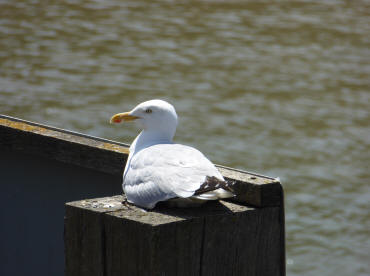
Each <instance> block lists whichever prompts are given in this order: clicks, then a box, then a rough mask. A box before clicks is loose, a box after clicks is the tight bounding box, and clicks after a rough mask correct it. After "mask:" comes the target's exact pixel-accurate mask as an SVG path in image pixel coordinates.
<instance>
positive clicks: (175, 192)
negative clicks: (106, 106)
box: [110, 100, 234, 209]
mask: <svg viewBox="0 0 370 276" xmlns="http://www.w3.org/2000/svg"><path fill="white" fill-rule="evenodd" d="M122 121H125V122H131V121H135V122H136V123H137V124H138V125H139V127H140V128H141V129H142V131H141V133H140V134H139V135H138V136H137V137H136V139H135V140H134V142H133V143H132V144H131V146H130V154H129V156H128V159H127V163H126V167H125V170H124V173H123V183H122V187H123V191H124V193H125V194H126V197H127V200H128V202H130V203H133V204H135V205H137V206H140V207H143V208H146V209H152V208H154V207H155V205H156V204H157V203H158V202H160V201H169V202H170V203H172V204H173V205H175V206H178V207H192V206H197V205H199V204H201V203H204V202H206V201H208V200H217V199H221V198H229V197H233V196H234V194H233V193H232V192H231V189H230V187H229V185H228V183H227V182H226V181H225V179H224V178H223V177H222V175H221V173H220V172H219V171H218V170H217V168H216V167H215V165H214V164H212V163H211V161H209V160H208V159H207V158H206V157H205V156H204V155H203V154H202V153H201V152H200V151H198V150H197V149H195V148H192V147H189V146H185V145H180V144H174V143H173V142H172V139H173V137H174V135H175V132H176V127H177V114H176V111H175V108H174V107H173V106H172V105H171V104H169V103H168V102H165V101H163V100H150V101H146V102H143V103H141V104H139V105H138V106H136V107H135V108H134V109H133V110H131V111H130V112H125V113H118V114H115V115H113V116H112V118H111V120H110V122H111V123H120V122H122Z"/></svg>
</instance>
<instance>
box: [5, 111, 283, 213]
mask: <svg viewBox="0 0 370 276" xmlns="http://www.w3.org/2000/svg"><path fill="white" fill-rule="evenodd" d="M0 148H5V149H8V150H16V151H21V152H22V153H26V154H31V155H38V156H42V157H46V158H49V159H54V160H57V161H62V162H65V163H69V164H73V165H78V166H81V167H86V168H90V169H94V170H97V171H102V172H105V173H110V174H113V175H122V173H123V169H124V166H125V163H126V160H127V156H128V153H129V147H128V145H125V144H122V143H119V142H114V141H109V140H106V139H102V138H97V137H91V136H87V135H84V134H80V133H76V132H71V131H66V130H63V129H57V128H54V127H50V126H45V125H41V124H37V123H33V122H27V121H24V120H20V119H16V118H11V117H8V116H4V115H0ZM218 168H219V170H220V171H221V173H222V175H223V176H224V177H225V178H226V179H227V180H228V181H232V182H234V183H235V189H236V191H237V193H238V196H237V197H236V198H235V201H236V202H239V203H246V204H249V205H253V206H257V207H263V206H281V204H282V186H281V185H280V182H279V181H278V180H276V179H274V178H271V177H268V176H262V175H258V174H254V173H249V172H245V171H240V170H236V169H232V168H227V167H224V166H218Z"/></svg>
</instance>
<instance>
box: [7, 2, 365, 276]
mask: <svg viewBox="0 0 370 276" xmlns="http://www.w3.org/2000/svg"><path fill="white" fill-rule="evenodd" d="M369 18H370V3H369V1H349V0H348V1H339V0H338V1H337V0H330V1H290V0H287V1H212V0H211V1H143V0H135V1H120V0H108V1H98V0H96V1H72V0H70V1H65V0H63V1H53V0H51V1H41V0H39V1H38V0H34V1H31V0H30V1H23V0H17V1H13V0H1V1H0V113H2V114H7V115H12V116H16V117H20V118H23V119H27V120H32V121H37V122H41V123H47V124H50V125H54V126H58V127H62V128H66V129H71V130H76V131H80V132H83V133H87V134H91V135H96V136H102V137H105V138H110V139H114V140H120V141H123V142H131V140H132V139H133V138H134V136H135V135H136V134H137V129H135V127H134V126H133V125H125V126H112V125H109V124H108V119H109V118H110V116H111V115H112V114H114V113H116V112H122V111H128V110H130V109H131V108H132V107H134V106H135V105H136V104H137V103H139V102H141V101H144V100H147V99H152V98H162V99H166V100H168V101H170V102H172V103H173V104H174V105H175V107H176V108H177V111H178V114H179V116H180V118H181V119H180V124H179V127H178V132H177V135H176V141H177V142H179V143H185V144H190V145H193V146H195V147H197V148H199V149H200V150H201V151H203V152H204V153H205V154H206V155H207V156H208V157H209V158H210V159H212V160H213V161H214V162H215V163H219V164H224V165H227V166H231V167H237V168H242V169H246V170H249V171H255V172H259V173H263V174H267V175H271V176H280V177H281V179H282V181H283V185H284V188H285V192H286V231H287V233H286V235H287V274H288V275H328V276H329V275H369V274H370V269H369V264H368V261H369V254H370V242H369V238H370V235H369V229H370V215H369V210H370V208H369V207H370V204H369V202H370V191H369V190H370V189H369V182H370V174H369V164H370V156H369V155H370V153H369V150H370V127H369V119H370V115H369V111H370V106H369V105H370V104H369V103H370V91H369V88H370V77H369V73H370V50H369V46H370V19H369Z"/></svg>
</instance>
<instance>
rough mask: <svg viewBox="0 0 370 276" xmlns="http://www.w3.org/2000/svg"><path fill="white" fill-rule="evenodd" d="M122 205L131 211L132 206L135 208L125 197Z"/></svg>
mask: <svg viewBox="0 0 370 276" xmlns="http://www.w3.org/2000/svg"><path fill="white" fill-rule="evenodd" d="M121 203H122V205H124V206H126V208H127V209H130V210H132V206H134V204H132V203H130V202H128V200H127V197H125V199H124V200H123V201H122V202H121Z"/></svg>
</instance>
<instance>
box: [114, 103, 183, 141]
mask: <svg viewBox="0 0 370 276" xmlns="http://www.w3.org/2000/svg"><path fill="white" fill-rule="evenodd" d="M122 121H123V122H135V123H137V125H138V126H139V127H140V128H141V129H143V130H144V131H147V132H161V133H167V134H168V135H169V136H171V137H170V138H171V139H172V138H173V136H174V135H175V132H176V127H177V114H176V110H175V108H174V107H173V105H171V104H170V103H168V102H166V101H163V100H150V101H146V102H143V103H141V104H139V105H137V106H136V107H135V108H134V109H132V110H131V111H129V112H124V113H118V114H115V115H113V116H112V118H111V119H110V122H111V123H121V122H122Z"/></svg>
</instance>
